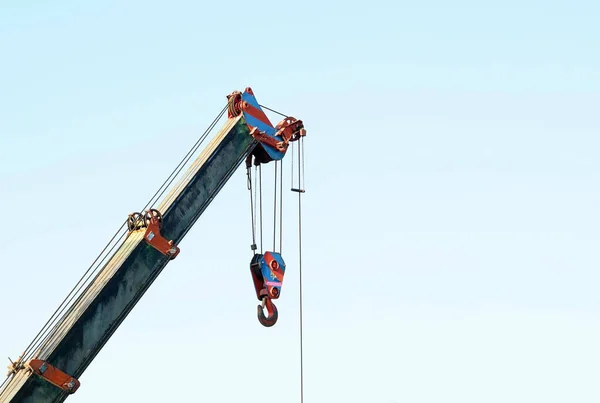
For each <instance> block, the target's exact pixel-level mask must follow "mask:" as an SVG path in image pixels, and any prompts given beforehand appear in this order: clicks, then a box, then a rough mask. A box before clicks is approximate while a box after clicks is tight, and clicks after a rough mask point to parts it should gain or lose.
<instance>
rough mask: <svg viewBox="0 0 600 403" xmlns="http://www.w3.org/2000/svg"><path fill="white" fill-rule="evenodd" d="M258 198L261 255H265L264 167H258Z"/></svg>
mask: <svg viewBox="0 0 600 403" xmlns="http://www.w3.org/2000/svg"><path fill="white" fill-rule="evenodd" d="M258 178H259V179H258V187H259V190H258V196H259V198H260V253H261V254H263V253H264V249H263V202H262V165H259V166H258Z"/></svg>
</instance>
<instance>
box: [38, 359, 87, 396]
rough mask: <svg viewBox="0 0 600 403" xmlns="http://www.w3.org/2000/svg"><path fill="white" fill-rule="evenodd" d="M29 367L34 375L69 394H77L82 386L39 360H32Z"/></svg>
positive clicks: (69, 376)
mask: <svg viewBox="0 0 600 403" xmlns="http://www.w3.org/2000/svg"><path fill="white" fill-rule="evenodd" d="M27 367H29V369H31V371H32V372H33V373H34V374H36V375H38V376H40V377H41V378H43V379H45V380H46V381H48V382H50V383H51V384H52V385H54V386H56V387H57V388H60V389H62V390H64V391H65V392H67V393H69V394H73V393H75V392H76V391H77V389H79V386H80V385H81V384H80V383H79V381H78V380H77V379H75V378H73V377H72V376H71V375H68V374H66V373H64V372H63V371H61V370H60V369H58V368H56V367H55V366H53V365H50V364H48V363H47V362H46V361H42V360H37V359H34V360H30V361H29V362H28V363H27Z"/></svg>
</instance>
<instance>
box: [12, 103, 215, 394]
mask: <svg viewBox="0 0 600 403" xmlns="http://www.w3.org/2000/svg"><path fill="white" fill-rule="evenodd" d="M226 110H227V106H225V107H224V108H223V109H222V110H221V112H220V113H219V115H218V116H217V117H216V118H215V119H214V120H213V122H212V123H211V125H210V126H209V128H208V129H207V130H206V131H205V132H204V134H203V135H202V136H201V138H200V139H199V140H198V141H197V142H196V143H195V144H194V146H193V147H192V148H191V149H190V151H188V153H187V154H186V156H185V157H184V158H183V159H182V161H180V163H179V164H178V165H177V167H176V168H175V169H174V171H173V172H172V173H171V174H170V175H169V177H167V179H166V180H165V181H164V182H163V184H162V185H161V187H160V188H159V190H158V191H157V192H156V193H155V194H154V196H152V198H151V199H150V201H149V202H148V203H147V204H146V206H145V207H144V208H143V209H142V211H144V210H146V209H147V208H148V207H149V206H151V205H152V204H153V203H155V202H156V201H157V200H158V198H160V197H161V196H162V195H163V194H164V193H165V191H166V190H167V188H168V187H169V186H170V185H171V183H172V182H173V180H174V179H175V178H176V176H177V175H178V174H179V173H180V172H181V170H182V169H183V167H184V166H185V164H186V163H187V162H188V161H189V160H190V158H191V156H192V155H193V154H194V153H195V151H196V150H197V149H198V147H199V146H200V145H201V144H202V143H203V142H204V140H205V139H206V136H207V135H208V133H209V132H210V131H211V130H212V129H213V128H214V126H215V125H216V124H217V122H218V121H219V119H220V118H221V117H222V116H223V114H224V113H225V111H226ZM161 189H162V191H161ZM155 199H156V200H155ZM126 224H127V221H125V222H124V223H123V224H122V225H121V227H120V228H119V229H118V230H117V232H116V233H115V234H114V235H113V237H112V238H111V240H110V241H109V242H108V244H107V245H106V246H105V247H104V249H103V250H102V252H100V254H99V255H98V256H97V257H96V259H95V260H94V261H93V262H92V264H91V266H90V267H89V268H88V269H87V270H86V272H85V273H84V275H83V276H82V277H81V279H80V280H79V281H78V282H77V284H76V285H75V287H74V288H73V289H72V290H71V292H70V293H69V294H68V295H67V297H66V298H65V299H64V300H63V301H62V302H61V304H60V305H59V307H58V308H57V309H56V310H55V311H54V313H53V314H52V316H51V317H50V319H49V320H48V321H47V322H46V323H45V324H44V326H43V327H42V330H40V331H39V332H38V334H37V335H36V337H35V338H34V340H33V341H32V342H31V343H30V344H29V345H28V346H27V348H26V349H25V351H24V353H23V355H22V356H21V358H20V359H19V360H18V361H17V362H23V361H27V360H28V357H30V356H31V354H33V353H34V352H35V351H36V350H37V349H38V348H39V347H40V346H41V345H42V344H43V343H45V342H46V341H47V340H48V338H49V336H50V334H46V333H47V332H48V330H49V329H50V330H51V332H52V330H55V329H56V328H57V327H58V325H56V326H55V327H54V328H52V327H51V326H54V324H55V322H56V320H57V319H58V318H59V316H60V314H61V313H62V312H63V311H64V309H65V308H66V307H67V306H68V305H69V304H70V303H71V301H72V300H73V298H74V297H75V295H76V294H77V292H79V291H80V290H81V288H82V287H83V286H84V284H82V281H84V283H85V281H87V280H89V278H90V277H91V276H92V275H93V274H94V272H95V271H96V270H97V269H98V268H99V267H100V266H101V264H102V263H103V262H104V260H106V258H107V257H108V254H107V255H106V256H104V258H103V259H102V260H101V261H100V263H98V264H97V262H98V259H100V257H101V256H102V255H103V254H104V252H105V251H106V250H107V248H108V247H109V246H110V245H111V244H112V243H113V241H114V240H115V238H116V237H117V235H119V233H120V232H121V230H122V229H123V227H124V226H126ZM125 234H126V233H125ZM125 234H123V235H121V237H120V238H119V241H120V240H121V239H122V238H123V236H124V235H125ZM117 242H118V241H117ZM115 246H116V244H115V245H113V247H112V248H111V249H110V250H109V253H110V252H112V250H113V249H114V248H115ZM94 267H96V268H95V269H94V270H93V271H92V273H91V274H89V273H90V271H91V270H92V269H93V268H94ZM90 285H91V284H88V287H89V286H90ZM74 292H75V293H74ZM82 295H83V294H81V295H79V299H78V301H77V302H76V303H78V302H79V300H80V299H81V297H82ZM73 306H74V305H71V308H73ZM63 318H64V317H63ZM49 324H50V326H49ZM45 334H46V335H45ZM43 335H45V336H43ZM40 337H42V341H41V342H40ZM8 378H9V377H7V378H6V379H5V381H4V382H3V383H2V385H0V388H1V387H2V386H4V384H5V383H6V381H7V380H8Z"/></svg>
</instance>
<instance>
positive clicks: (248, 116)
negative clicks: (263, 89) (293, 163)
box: [242, 89, 285, 161]
mask: <svg viewBox="0 0 600 403" xmlns="http://www.w3.org/2000/svg"><path fill="white" fill-rule="evenodd" d="M242 102H247V103H248V105H250V106H251V107H252V109H255V110H246V109H243V110H242V113H243V115H244V119H245V120H246V123H247V124H248V126H250V128H251V129H252V128H254V127H256V128H257V129H258V130H260V131H261V132H263V133H265V134H266V135H267V136H269V137H272V138H274V139H275V140H277V141H283V138H282V137H281V136H277V135H276V133H277V131H278V130H277V129H276V128H275V127H274V126H273V124H272V123H271V122H270V121H269V118H268V117H267V115H266V114H265V112H264V110H263V109H262V107H261V106H260V104H259V103H258V101H257V100H256V97H255V96H254V95H253V94H252V93H250V92H248V89H246V90H245V91H244V92H243V93H242ZM257 112H258V113H257ZM261 114H262V115H263V116H255V115H261ZM261 118H262V119H261ZM265 120H266V122H265ZM261 146H262V147H263V148H264V149H265V151H266V152H267V154H268V155H269V157H271V158H272V159H273V160H275V161H279V160H281V159H283V157H284V156H285V152H282V151H279V150H277V149H275V148H273V147H271V146H269V145H267V144H264V143H261Z"/></svg>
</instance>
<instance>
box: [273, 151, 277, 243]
mask: <svg viewBox="0 0 600 403" xmlns="http://www.w3.org/2000/svg"><path fill="white" fill-rule="evenodd" d="M274 166H275V167H274V171H275V179H274V181H273V183H274V185H275V191H274V192H273V194H274V199H273V252H275V251H276V250H277V249H276V246H275V240H276V239H277V161H275V163H274Z"/></svg>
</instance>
